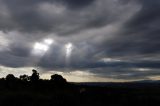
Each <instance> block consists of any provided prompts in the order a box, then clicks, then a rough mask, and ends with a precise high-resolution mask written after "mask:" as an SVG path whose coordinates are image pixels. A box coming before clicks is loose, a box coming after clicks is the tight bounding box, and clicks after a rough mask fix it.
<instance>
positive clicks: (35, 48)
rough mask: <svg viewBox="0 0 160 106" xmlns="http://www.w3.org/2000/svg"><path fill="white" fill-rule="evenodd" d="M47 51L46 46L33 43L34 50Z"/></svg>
mask: <svg viewBox="0 0 160 106" xmlns="http://www.w3.org/2000/svg"><path fill="white" fill-rule="evenodd" d="M48 49H49V46H48V45H45V44H42V43H38V42H37V43H35V45H34V50H40V51H47V50H48Z"/></svg>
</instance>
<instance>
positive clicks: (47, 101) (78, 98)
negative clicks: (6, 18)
mask: <svg viewBox="0 0 160 106" xmlns="http://www.w3.org/2000/svg"><path fill="white" fill-rule="evenodd" d="M32 72H33V73H32V75H31V76H28V75H21V76H20V77H19V78H16V77H15V76H14V75H13V74H8V75H7V76H6V78H1V79H0V106H6V105H8V106H18V105H21V106H59V105H62V106H71V105H75V106H91V105H92V106H94V105H97V106H135V105H143V106H150V105H151V106H154V105H157V104H160V83H107V84H106V85H105V86H89V85H87V84H77V83H68V82H67V81H66V79H65V78H63V77H62V76H61V75H58V74H54V75H51V79H50V80H42V79H40V76H39V73H38V72H37V71H36V70H32Z"/></svg>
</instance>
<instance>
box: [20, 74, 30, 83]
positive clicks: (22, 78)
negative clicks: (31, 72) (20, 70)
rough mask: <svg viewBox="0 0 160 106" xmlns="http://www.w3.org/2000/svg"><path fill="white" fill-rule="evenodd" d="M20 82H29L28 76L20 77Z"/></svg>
mask: <svg viewBox="0 0 160 106" xmlns="http://www.w3.org/2000/svg"><path fill="white" fill-rule="evenodd" d="M19 78H20V80H22V81H29V76H28V75H25V74H24V75H20V77H19Z"/></svg>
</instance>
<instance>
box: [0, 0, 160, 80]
mask: <svg viewBox="0 0 160 106" xmlns="http://www.w3.org/2000/svg"><path fill="white" fill-rule="evenodd" d="M159 11H160V1H159V0H0V77H5V76H6V75H7V74H9V73H12V74H14V75H15V76H19V75H21V74H28V75H31V73H32V71H31V70H32V69H33V68H34V69H37V70H38V72H39V73H40V75H41V78H44V79H49V78H50V75H51V74H61V75H63V76H64V77H65V78H66V79H67V80H68V81H71V82H125V81H137V80H160V14H159Z"/></svg>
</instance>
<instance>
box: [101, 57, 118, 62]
mask: <svg viewBox="0 0 160 106" xmlns="http://www.w3.org/2000/svg"><path fill="white" fill-rule="evenodd" d="M100 61H103V62H106V63H107V62H120V61H121V60H119V59H114V58H103V59H101V60H100Z"/></svg>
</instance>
